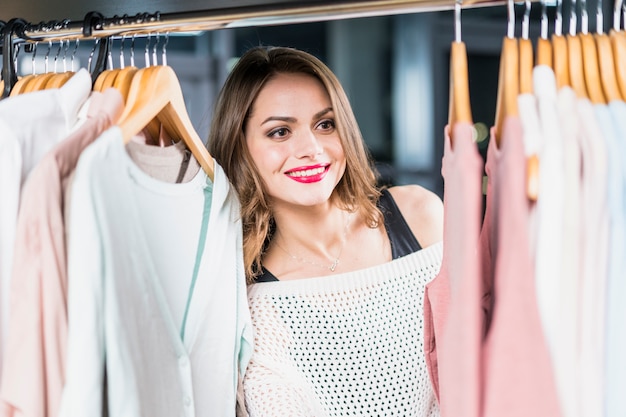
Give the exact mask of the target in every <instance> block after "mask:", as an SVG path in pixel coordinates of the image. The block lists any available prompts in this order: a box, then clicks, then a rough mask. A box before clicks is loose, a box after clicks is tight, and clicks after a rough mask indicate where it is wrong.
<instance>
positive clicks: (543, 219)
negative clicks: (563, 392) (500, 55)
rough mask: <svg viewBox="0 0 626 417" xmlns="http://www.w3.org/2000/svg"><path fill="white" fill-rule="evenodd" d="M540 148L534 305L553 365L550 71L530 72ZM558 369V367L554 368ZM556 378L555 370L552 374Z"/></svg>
mask: <svg viewBox="0 0 626 417" xmlns="http://www.w3.org/2000/svg"><path fill="white" fill-rule="evenodd" d="M533 91H534V92H535V96H536V97H537V105H538V107H537V108H538V112H539V119H540V123H541V130H542V133H543V135H542V137H543V144H542V145H541V147H540V152H539V195H538V198H537V207H536V210H537V213H536V215H537V219H536V220H537V236H536V242H537V244H536V252H535V280H536V286H537V302H538V306H539V313H540V316H541V320H542V325H543V329H544V333H545V336H546V342H547V344H548V348H549V349H550V353H551V357H552V359H553V361H554V360H555V359H556V358H555V356H556V355H557V352H558V336H557V335H558V326H559V305H560V289H559V285H560V284H561V270H562V261H561V259H562V258H561V257H562V256H563V254H562V252H561V248H562V244H563V242H562V240H563V211H564V195H563V184H564V178H563V139H562V136H561V129H560V126H559V119H558V114H557V109H556V99H557V92H556V80H555V77H554V72H553V71H552V69H551V68H550V67H547V66H544V65H538V66H536V67H535V68H534V69H533ZM557 366H558V365H557ZM556 372H557V374H558V372H559V371H558V370H557V371H556Z"/></svg>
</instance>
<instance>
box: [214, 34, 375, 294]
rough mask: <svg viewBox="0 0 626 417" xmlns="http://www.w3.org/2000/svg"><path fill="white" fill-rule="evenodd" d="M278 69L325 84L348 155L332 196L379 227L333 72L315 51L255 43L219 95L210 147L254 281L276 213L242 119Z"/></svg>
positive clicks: (371, 184)
mask: <svg viewBox="0 0 626 417" xmlns="http://www.w3.org/2000/svg"><path fill="white" fill-rule="evenodd" d="M279 73H303V74H308V75H311V76H313V77H315V78H317V79H318V80H320V81H321V83H322V84H323V85H324V87H325V88H326V91H327V92H328V95H329V96H330V101H331V104H332V107H333V110H334V112H335V118H336V119H335V125H336V127H337V131H338V133H339V137H340V140H341V144H342V146H343V150H344V153H345V156H346V171H345V173H344V175H343V177H342V178H341V180H340V181H339V183H338V184H337V186H336V188H335V190H334V192H333V195H332V197H331V198H333V199H334V201H335V202H336V204H337V205H338V206H340V207H342V208H344V209H347V210H350V211H357V212H359V214H360V215H361V216H363V217H364V218H365V219H366V222H367V224H368V226H370V227H372V228H374V227H378V226H379V224H380V222H381V220H382V213H381V212H380V210H379V209H378V207H377V205H376V204H377V202H378V198H379V197H380V191H379V190H378V188H377V186H376V182H377V177H378V173H377V171H376V170H375V168H374V165H373V161H372V159H371V156H370V154H369V151H368V150H367V148H366V147H365V144H364V142H363V137H362V136H361V132H360V129H359V126H358V124H357V122H356V118H355V117H354V113H353V112H352V108H351V106H350V103H349V101H348V98H347V96H346V93H345V91H344V90H343V87H342V86H341V84H340V83H339V80H338V79H337V77H336V76H335V75H334V74H333V72H332V71H331V70H330V69H329V68H328V67H327V66H326V65H325V64H324V63H323V62H322V61H320V60H319V59H318V58H316V57H315V56H313V55H311V54H309V53H307V52H304V51H300V50H297V49H293V48H285V47H261V46H258V47H254V48H252V49H250V50H248V51H247V52H246V53H245V54H244V55H243V56H242V57H241V58H240V59H239V60H238V62H237V63H236V64H235V66H234V67H233V69H232V71H231V72H230V74H229V76H228V78H227V79H226V82H225V84H224V86H223V87H222V90H221V91H220V94H219V96H218V98H217V101H216V105H215V111H214V114H213V121H212V123H211V130H210V132H209V140H208V149H209V152H210V153H211V155H212V156H213V157H214V158H215V159H216V161H217V162H218V163H219V164H220V166H221V167H222V168H223V169H224V172H225V173H226V176H227V177H228V179H229V181H230V182H231V184H232V186H233V188H234V189H235V191H236V192H237V195H238V197H239V201H240V203H241V218H242V225H243V252H244V264H245V268H246V279H247V282H248V283H253V282H254V279H255V277H256V276H258V275H259V274H260V273H261V272H262V257H263V253H264V251H265V249H266V248H267V245H268V244H269V242H270V240H271V238H272V234H273V230H274V219H273V215H272V207H271V202H270V199H269V198H268V193H267V189H266V186H265V184H264V182H263V180H262V179H261V176H260V175H259V172H258V170H257V168H256V166H255V164H254V162H253V159H252V157H251V155H250V153H249V151H248V146H247V144H246V137H245V122H246V119H247V118H248V116H249V113H250V110H251V108H252V105H253V104H254V101H255V99H256V97H257V96H258V94H259V92H260V91H261V89H262V88H263V86H264V85H265V83H266V82H267V81H268V80H270V79H271V78H272V77H274V76H275V75H276V74H279Z"/></svg>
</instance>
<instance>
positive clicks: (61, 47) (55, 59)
mask: <svg viewBox="0 0 626 417" xmlns="http://www.w3.org/2000/svg"><path fill="white" fill-rule="evenodd" d="M62 49H63V41H61V42H60V43H59V49H57V53H56V55H55V56H54V72H57V62H58V61H59V57H60V56H61V50H62Z"/></svg>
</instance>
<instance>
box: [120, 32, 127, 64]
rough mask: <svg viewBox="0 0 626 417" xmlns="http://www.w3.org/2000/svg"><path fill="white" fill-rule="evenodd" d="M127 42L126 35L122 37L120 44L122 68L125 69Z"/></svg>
mask: <svg viewBox="0 0 626 417" xmlns="http://www.w3.org/2000/svg"><path fill="white" fill-rule="evenodd" d="M125 40H126V34H123V35H122V40H121V42H120V68H121V69H124V67H125V62H124V41H125Z"/></svg>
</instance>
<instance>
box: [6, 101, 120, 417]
mask: <svg viewBox="0 0 626 417" xmlns="http://www.w3.org/2000/svg"><path fill="white" fill-rule="evenodd" d="M122 107H123V101H122V96H121V95H120V93H119V92H118V91H116V90H114V89H110V90H107V91H106V92H104V93H92V94H91V96H90V103H89V112H88V115H87V120H86V121H85V122H84V123H83V125H82V126H81V127H80V128H78V129H77V130H75V131H74V132H73V133H72V134H71V135H70V136H68V137H67V138H66V139H64V140H63V141H62V142H60V143H59V144H58V145H57V146H56V147H55V148H53V149H52V150H51V151H50V152H48V153H47V154H46V155H45V156H44V157H43V158H42V159H41V161H40V162H39V164H37V166H36V167H35V168H34V169H33V171H32V172H31V174H30V176H29V178H28V180H27V181H26V183H25V185H24V188H23V193H22V204H21V207H20V211H19V216H18V224H17V235H16V247H15V256H14V269H13V274H12V277H11V294H10V302H11V317H10V321H9V333H8V337H7V344H6V350H5V356H4V364H5V366H4V368H3V372H2V385H1V389H0V415H2V416H3V417H9V416H11V417H17V416H19V417H43V416H47V417H56V416H57V415H58V410H59V405H60V400H61V393H62V389H63V385H64V381H65V359H66V357H65V356H66V341H67V304H66V302H67V268H66V241H65V229H64V224H65V222H64V217H63V205H64V200H63V196H64V189H65V188H66V187H67V184H68V178H69V177H70V175H71V173H72V172H73V170H74V168H75V167H76V163H77V161H78V159H79V156H80V154H81V152H82V151H83V149H84V148H85V147H87V146H88V145H89V144H90V143H91V142H93V141H94V140H95V139H96V138H97V137H98V136H99V135H100V134H101V133H102V132H103V131H104V130H106V129H107V128H108V127H110V126H111V124H112V123H113V122H115V121H116V120H117V118H118V117H119V115H120V114H121V112H122Z"/></svg>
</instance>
